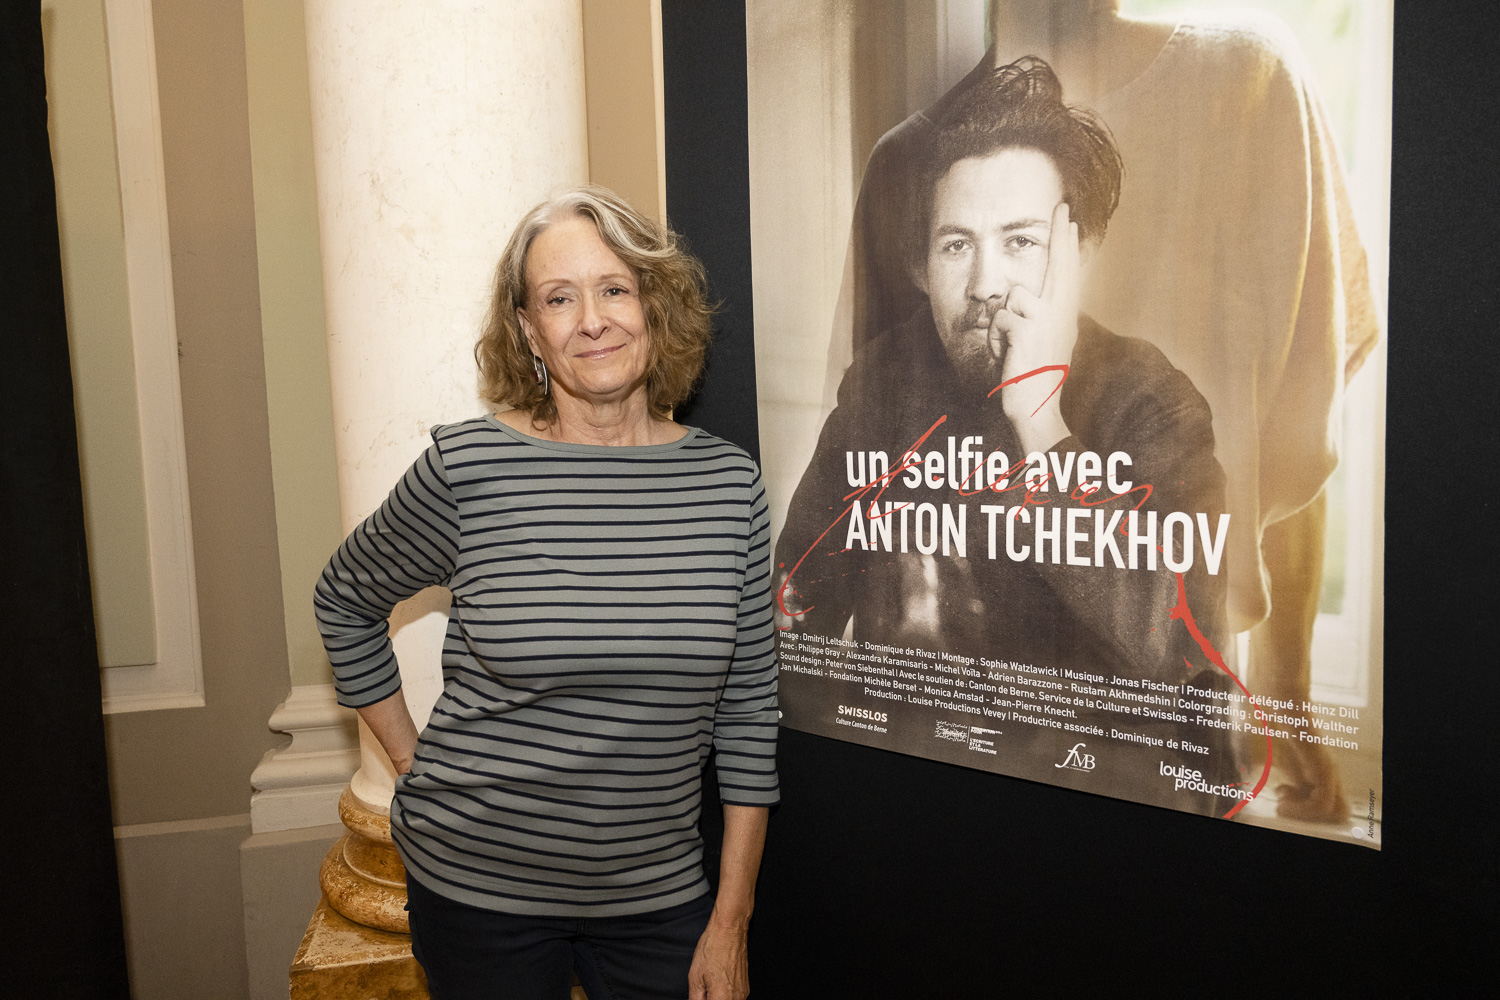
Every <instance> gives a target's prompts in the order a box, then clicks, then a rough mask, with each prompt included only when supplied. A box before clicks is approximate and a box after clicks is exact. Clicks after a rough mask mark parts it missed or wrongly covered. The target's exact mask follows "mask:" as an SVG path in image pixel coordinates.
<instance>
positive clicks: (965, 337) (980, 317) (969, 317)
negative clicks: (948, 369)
mask: <svg viewBox="0 0 1500 1000" xmlns="http://www.w3.org/2000/svg"><path fill="white" fill-rule="evenodd" d="M1001 308H1004V306H1003V305H1000V306H997V305H995V304H994V303H992V302H991V303H986V302H970V303H969V305H968V307H967V308H965V309H964V312H963V315H962V316H960V317H959V318H958V320H957V321H955V322H954V323H953V325H952V327H951V328H950V329H949V331H948V333H947V334H946V335H945V336H941V339H942V341H943V349H944V351H946V352H947V354H948V361H949V363H950V364H951V365H952V366H953V374H954V378H955V380H956V382H957V384H958V387H959V390H960V396H961V398H962V400H963V402H964V403H965V404H967V405H970V406H978V405H983V403H984V401H985V397H986V396H987V395H988V394H989V393H990V391H991V390H992V389H994V388H995V387H996V386H997V385H999V384H1000V382H1001V381H1002V379H1001V374H1000V372H1001V369H1002V366H1003V365H1004V361H1005V352H1004V350H1003V349H1002V351H1001V356H1000V357H998V358H997V357H995V356H994V355H993V354H992V353H990V345H989V329H990V323H991V321H992V320H993V319H994V316H995V313H996V312H997V311H998V310H999V309H1001Z"/></svg>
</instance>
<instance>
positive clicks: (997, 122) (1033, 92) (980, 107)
mask: <svg viewBox="0 0 1500 1000" xmlns="http://www.w3.org/2000/svg"><path fill="white" fill-rule="evenodd" d="M934 124H935V125H936V126H937V130H936V132H935V133H934V135H933V137H932V142H931V144H930V145H929V146H928V148H927V153H926V156H925V157H924V160H923V163H922V166H921V169H920V171H919V178H918V180H919V183H918V186H917V188H916V190H915V192H914V193H915V194H916V198H915V202H916V205H915V208H916V210H917V220H916V221H917V225H916V226H915V227H913V230H912V236H913V237H914V238H915V241H916V245H915V246H913V248H912V249H913V251H914V252H913V254H912V256H911V258H910V259H911V260H912V262H913V264H914V265H916V266H917V267H919V268H920V267H922V266H923V261H924V260H925V259H926V256H927V234H928V231H929V229H930V228H931V221H932V195H933V191H934V189H935V188H936V187H937V184H938V181H940V180H941V179H942V178H943V175H945V174H946V173H947V172H948V170H949V169H950V168H951V167H952V166H953V164H955V163H957V162H958V161H959V160H964V159H968V158H970V157H983V156H990V155H992V154H994V153H996V152H998V151H1000V150H1002V149H1018V148H1019V149H1034V150H1036V151H1037V152H1040V153H1045V154H1046V155H1047V156H1048V157H1050V158H1051V160H1052V164H1053V166H1055V167H1056V168H1057V172H1058V173H1059V174H1060V175H1061V177H1062V183H1063V198H1064V200H1065V201H1067V203H1068V210H1069V212H1070V214H1071V216H1072V219H1073V221H1074V222H1076V223H1078V237H1079V239H1080V240H1093V241H1095V242H1097V241H1099V240H1102V239H1103V238H1104V230H1105V227H1106V226H1108V225H1109V218H1110V216H1111V215H1113V214H1114V211H1115V207H1116V206H1117V205H1118V204H1119V203H1120V178H1121V175H1122V174H1123V173H1124V172H1125V167H1124V163H1123V162H1122V161H1121V160H1120V151H1119V150H1118V149H1116V148H1115V140H1114V137H1113V136H1112V135H1110V132H1109V128H1108V127H1107V126H1105V124H1104V122H1103V121H1101V120H1100V119H1099V117H1098V116H1097V115H1095V114H1094V113H1093V112H1092V111H1088V110H1086V109H1084V108H1080V107H1069V106H1068V105H1066V104H1064V103H1063V90H1062V83H1060V82H1059V81H1058V79H1057V74H1056V73H1054V72H1052V67H1051V66H1048V65H1047V64H1046V63H1045V62H1043V61H1042V60H1040V59H1037V58H1036V57H1034V56H1026V57H1025V58H1022V59H1018V60H1016V61H1015V62H1013V63H1011V64H1010V65H1008V66H1001V67H1000V68H999V69H997V70H995V71H994V72H993V73H991V74H990V75H989V76H986V77H984V78H982V79H980V80H978V81H976V82H975V83H974V84H973V85H971V86H970V87H968V88H967V89H966V90H964V91H962V92H961V93H959V94H957V95H955V97H954V99H953V100H952V101H950V102H948V104H947V105H946V106H945V107H943V108H942V109H941V110H939V111H938V112H937V113H936V115H935V120H934Z"/></svg>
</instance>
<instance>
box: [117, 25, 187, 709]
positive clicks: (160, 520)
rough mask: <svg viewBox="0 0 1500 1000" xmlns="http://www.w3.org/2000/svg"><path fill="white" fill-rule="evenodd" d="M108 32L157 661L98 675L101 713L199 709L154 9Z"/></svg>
mask: <svg viewBox="0 0 1500 1000" xmlns="http://www.w3.org/2000/svg"><path fill="white" fill-rule="evenodd" d="M104 20H105V28H106V35H107V38H108V44H109V74H110V90H111V93H112V97H113V103H114V116H115V144H116V150H117V154H118V157H119V167H120V207H121V216H122V222H123V224H124V233H125V274H126V283H127V287H128V289H129V294H130V333H131V339H132V341H133V343H134V355H135V384H136V403H137V411H138V413H139V414H140V424H141V466H142V471H143V473H144V477H145V493H146V530H147V533H148V535H149V537H150V554H151V590H152V596H153V599H154V602H155V613H156V661H155V662H153V663H145V664H137V665H133V666H120V667H110V668H108V669H106V670H104V671H103V682H104V711H105V712H106V713H109V712H123V711H144V710H147V709H162V708H191V707H200V706H202V705H203V703H204V702H203V655H202V651H201V647H200V642H199V634H198V587H197V581H196V578H195V574H194V569H193V531H192V520H191V517H190V508H189V505H188V482H187V447H186V443H185V440H186V439H185V435H184V433H183V425H182V387H181V382H180V380H179V378H178V366H177V311H176V306H175V304H174V300H173V293H172V254H171V245H170V242H169V239H168V228H167V182H166V168H165V164H164V161H163V156H162V145H161V105H160V101H159V98H158V93H157V86H156V41H155V33H154V31H153V29H152V20H151V0H105V4H104Z"/></svg>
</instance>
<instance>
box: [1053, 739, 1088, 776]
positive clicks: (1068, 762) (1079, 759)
mask: <svg viewBox="0 0 1500 1000" xmlns="http://www.w3.org/2000/svg"><path fill="white" fill-rule="evenodd" d="M1086 746H1088V744H1087V743H1074V744H1073V749H1071V750H1069V751H1068V755H1067V756H1066V757H1064V758H1063V762H1062V763H1061V764H1053V765H1052V766H1053V767H1066V768H1068V769H1070V770H1073V771H1092V770H1093V769H1094V755H1093V754H1091V753H1080V752H1079V751H1081V750H1082V749H1083V748H1084V747H1086Z"/></svg>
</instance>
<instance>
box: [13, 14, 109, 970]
mask: <svg viewBox="0 0 1500 1000" xmlns="http://www.w3.org/2000/svg"><path fill="white" fill-rule="evenodd" d="M0 190H3V192H4V194H3V196H0V570H3V573H0V593H3V595H4V597H3V606H4V608H5V627H4V632H3V639H0V649H3V651H4V677H5V695H6V698H7V701H8V704H7V706H6V710H5V729H6V731H5V734H4V745H5V748H6V760H5V762H6V765H7V767H6V771H7V782H6V785H7V787H6V794H5V821H4V823H3V824H0V829H3V831H4V833H3V836H0V858H3V859H4V862H3V863H4V867H5V878H4V881H3V885H4V890H5V891H4V894H3V896H0V898H3V900H4V907H5V917H6V919H5V921H4V923H5V926H6V927H7V928H8V930H7V933H6V934H5V936H4V938H3V939H0V942H3V944H0V954H3V955H4V958H5V961H4V971H3V972H0V984H3V985H0V993H3V994H4V995H6V996H14V997H54V996H55V997H126V996H129V990H128V987H127V985H126V977H125V940H124V934H123V931H122V929H121V918H120V890H119V884H118V882H117V880H116V874H115V846H114V837H113V835H112V832H111V820H110V809H109V781H108V771H107V770H106V767H105V756H104V717H103V715H102V713H101V711H100V705H101V701H100V687H99V663H98V659H97V656H96V653H95V651H94V618H93V610H92V604H91V597H90V594H89V575H88V572H89V571H88V553H87V550H86V548H85V545H84V532H83V494H82V489H81V487H80V485H79V478H78V439H77V435H76V431H75V428H74V424H73V382H72V372H71V371H70V369H69V366H68V336H67V326H66V323H65V321H64V316H63V289H62V264H61V261H60V258H59V256H58V236H57V203H56V196H55V193H54V189H53V184H52V156H51V151H50V150H49V149H48V145H47V94H46V77H45V75H44V73H43V56H42V29H41V20H40V18H39V17H38V7H37V4H35V3H14V4H4V5H3V13H0Z"/></svg>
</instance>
